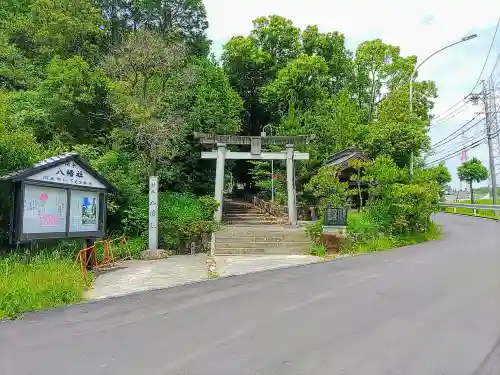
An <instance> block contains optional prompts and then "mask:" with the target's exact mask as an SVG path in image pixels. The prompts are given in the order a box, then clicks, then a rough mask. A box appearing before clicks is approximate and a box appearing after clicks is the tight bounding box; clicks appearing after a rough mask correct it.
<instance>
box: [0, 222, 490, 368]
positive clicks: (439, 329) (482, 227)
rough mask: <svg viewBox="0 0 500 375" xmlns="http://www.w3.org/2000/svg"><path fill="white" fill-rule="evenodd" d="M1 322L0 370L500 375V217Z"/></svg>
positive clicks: (446, 223) (446, 225)
mask: <svg viewBox="0 0 500 375" xmlns="http://www.w3.org/2000/svg"><path fill="white" fill-rule="evenodd" d="M437 220H438V221H440V222H442V223H443V224H445V232H446V233H445V238H444V239H443V240H440V241H435V242H431V243H427V244H422V245H417V246H413V247H408V248H405V249H400V250H396V251H390V252H385V253H376V254H370V255H365V256H360V257H353V258H347V259H344V260H340V261H333V262H323V263H318V264H312V265H306V266H301V267H295V268H288V269H281V270H275V271H269V272H262V273H257V274H249V275H243V276H237V277H231V278H223V279H217V280H213V281H209V282H202V283H196V284H191V285H187V286H180V287H176V288H170V289H167V290H161V291H154V292H144V293H140V294H135V295H130V296H125V297H119V298H112V299H106V300H101V301H96V302H92V303H88V304H83V305H80V306H72V307H68V308H64V309H59V310H55V311H51V312H46V313H35V314H30V315H28V316H27V317H26V318H24V319H23V320H19V321H12V322H4V323H0V374H2V375H14V374H15V375H28V374H36V375H45V374H47V375H53V374H74V375H84V374H85V375H88V374H92V375H96V374H113V375H114V374H120V375H128V374H130V375H141V374H147V375H166V374H179V375H181V374H182V375H226V374H227V375H229V374H235V375H247V374H259V375H299V374H300V375H302V374H314V375H336V374H352V375H379V374H387V375H438V374H439V375H444V374H449V375H465V374H467V375H472V374H473V375H493V374H495V375H496V374H498V373H500V354H499V347H500V344H499V342H500V341H499V339H500V230H499V229H500V223H498V222H495V221H491V220H486V219H480V218H472V217H461V216H452V215H448V216H445V215H444V214H440V215H438V216H437Z"/></svg>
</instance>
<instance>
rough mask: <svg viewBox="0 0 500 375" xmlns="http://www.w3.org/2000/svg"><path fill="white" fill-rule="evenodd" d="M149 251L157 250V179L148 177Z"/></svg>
mask: <svg viewBox="0 0 500 375" xmlns="http://www.w3.org/2000/svg"><path fill="white" fill-rule="evenodd" d="M148 239H149V240H148V243H149V250H157V249H158V177H157V176H150V177H149V236H148Z"/></svg>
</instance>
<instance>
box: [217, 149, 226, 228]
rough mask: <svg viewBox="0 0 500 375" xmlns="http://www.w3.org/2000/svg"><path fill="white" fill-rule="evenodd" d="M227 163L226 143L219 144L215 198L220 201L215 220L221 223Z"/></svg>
mask: <svg viewBox="0 0 500 375" xmlns="http://www.w3.org/2000/svg"><path fill="white" fill-rule="evenodd" d="M225 164H226V144H225V143H218V144H217V164H216V167H215V194H214V196H215V200H216V201H217V202H218V203H219V207H218V208H217V211H216V212H215V220H216V221H217V222H218V223H220V222H221V221H222V205H223V204H224V170H225Z"/></svg>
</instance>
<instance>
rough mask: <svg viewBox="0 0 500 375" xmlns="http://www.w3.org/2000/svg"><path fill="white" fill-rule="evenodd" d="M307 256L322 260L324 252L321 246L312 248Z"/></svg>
mask: <svg viewBox="0 0 500 375" xmlns="http://www.w3.org/2000/svg"><path fill="white" fill-rule="evenodd" d="M309 254H310V255H313V256H316V257H322V258H324V257H325V256H326V250H325V248H324V247H323V246H313V248H312V249H311V251H310V252H309Z"/></svg>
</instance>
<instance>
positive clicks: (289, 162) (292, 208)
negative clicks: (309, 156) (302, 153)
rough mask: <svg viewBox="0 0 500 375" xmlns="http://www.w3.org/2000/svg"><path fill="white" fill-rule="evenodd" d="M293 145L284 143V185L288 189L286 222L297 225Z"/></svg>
mask: <svg viewBox="0 0 500 375" xmlns="http://www.w3.org/2000/svg"><path fill="white" fill-rule="evenodd" d="M293 164H294V163H293V145H286V185H287V190H288V224H290V225H297V205H296V203H295V181H294V175H295V173H294V169H293Z"/></svg>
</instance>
